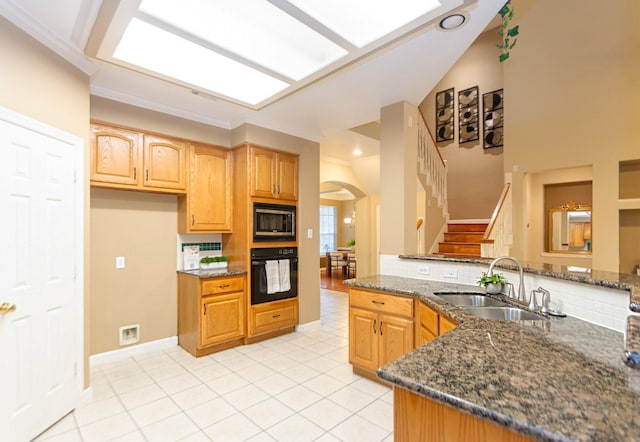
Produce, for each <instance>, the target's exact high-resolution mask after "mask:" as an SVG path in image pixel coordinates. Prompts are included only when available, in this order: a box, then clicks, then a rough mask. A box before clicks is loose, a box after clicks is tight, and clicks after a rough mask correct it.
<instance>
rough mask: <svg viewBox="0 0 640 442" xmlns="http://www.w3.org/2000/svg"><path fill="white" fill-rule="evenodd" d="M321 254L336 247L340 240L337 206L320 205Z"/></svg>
mask: <svg viewBox="0 0 640 442" xmlns="http://www.w3.org/2000/svg"><path fill="white" fill-rule="evenodd" d="M319 236H320V255H321V256H322V255H325V254H326V253H327V252H330V251H332V250H335V249H336V242H337V240H338V225H337V210H336V207H335V206H320V235H319Z"/></svg>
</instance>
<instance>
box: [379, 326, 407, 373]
mask: <svg viewBox="0 0 640 442" xmlns="http://www.w3.org/2000/svg"><path fill="white" fill-rule="evenodd" d="M379 327H380V366H383V365H384V364H387V363H389V362H391V361H394V360H396V359H398V358H399V357H400V356H402V355H405V354H407V353H409V352H410V351H411V350H413V321H412V320H410V319H405V318H399V317H397V316H390V315H380V325H379Z"/></svg>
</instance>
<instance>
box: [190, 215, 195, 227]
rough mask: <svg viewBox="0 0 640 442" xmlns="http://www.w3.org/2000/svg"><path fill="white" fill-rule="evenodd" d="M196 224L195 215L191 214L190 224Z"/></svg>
mask: <svg viewBox="0 0 640 442" xmlns="http://www.w3.org/2000/svg"><path fill="white" fill-rule="evenodd" d="M195 224H196V216H195V215H191V225H192V226H194V225H195Z"/></svg>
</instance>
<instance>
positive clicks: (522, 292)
mask: <svg viewBox="0 0 640 442" xmlns="http://www.w3.org/2000/svg"><path fill="white" fill-rule="evenodd" d="M505 259H506V260H509V261H513V262H514V263H515V264H516V265H517V266H518V272H519V273H520V286H519V287H518V301H521V302H525V303H526V302H527V298H526V293H527V292H526V291H525V289H524V270H523V269H522V264H520V261H518V260H517V259H515V258H513V257H512V256H499V257H497V258H496V259H494V260H493V261H491V264H489V271H487V275H489V276H491V275H493V267H494V266H495V265H496V264H497V263H498V262H500V261H503V260H505ZM532 296H535V295H532Z"/></svg>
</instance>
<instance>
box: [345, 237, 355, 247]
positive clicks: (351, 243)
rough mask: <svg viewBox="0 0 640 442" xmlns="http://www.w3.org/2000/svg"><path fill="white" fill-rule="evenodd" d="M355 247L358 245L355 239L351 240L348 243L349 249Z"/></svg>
mask: <svg viewBox="0 0 640 442" xmlns="http://www.w3.org/2000/svg"><path fill="white" fill-rule="evenodd" d="M355 245H356V240H355V239H350V240H349V241H347V247H354V246H355Z"/></svg>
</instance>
